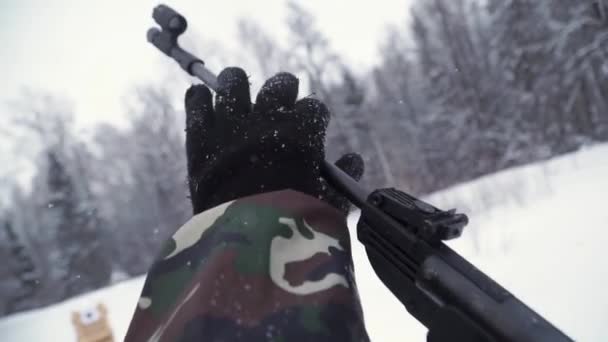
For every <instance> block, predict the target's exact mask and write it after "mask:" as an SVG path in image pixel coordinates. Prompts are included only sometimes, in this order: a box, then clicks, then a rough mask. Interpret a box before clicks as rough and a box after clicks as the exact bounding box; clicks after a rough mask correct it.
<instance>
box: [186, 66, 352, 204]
mask: <svg viewBox="0 0 608 342" xmlns="http://www.w3.org/2000/svg"><path fill="white" fill-rule="evenodd" d="M297 95H298V79H297V78H296V77H295V76H293V75H291V74H288V73H279V74H277V75H275V76H273V77H272V78H270V79H268V80H267V81H266V83H264V86H263V87H262V89H261V90H260V92H259V94H258V96H257V98H256V103H255V105H253V108H252V104H251V99H250V95H249V80H248V78H247V75H246V74H245V72H244V71H243V70H242V69H240V68H226V69H224V70H223V71H222V72H221V73H220V74H219V76H218V91H217V94H216V99H215V109H214V108H213V104H212V95H211V92H210V91H209V89H208V88H207V87H206V86H204V85H193V86H192V87H190V89H188V91H187V92H186V99H185V104H186V155H187V158H188V179H189V187H190V195H191V199H192V206H193V209H194V214H195V215H196V214H198V213H200V212H202V211H204V210H206V209H208V208H211V207H214V206H216V205H218V204H221V203H224V202H227V201H229V200H233V199H237V198H239V197H244V196H248V195H253V194H258V193H263V192H270V191H276V190H283V189H293V190H296V191H300V192H303V193H306V194H309V195H312V196H315V197H318V198H321V199H323V200H325V201H327V202H328V203H330V204H332V205H333V206H334V207H336V208H338V209H339V210H341V211H343V212H347V211H348V207H349V204H348V201H347V200H346V199H345V198H344V197H342V196H340V195H339V194H337V193H336V192H335V191H333V190H332V189H331V188H330V187H328V186H327V184H326V183H325V181H324V180H323V179H322V178H321V175H320V167H321V163H322V162H323V160H324V158H325V147H324V141H325V131H326V129H327V125H328V123H329V111H328V109H327V107H326V106H325V105H324V104H323V103H321V102H320V101H318V100H315V99H312V98H305V99H302V100H300V101H297V102H296V97H297ZM336 165H337V166H338V167H340V168H341V169H342V170H343V171H345V172H346V173H348V174H349V175H350V176H351V177H353V178H355V179H356V180H359V179H360V178H361V176H362V174H363V160H362V158H361V156H359V155H358V154H347V155H345V156H343V157H342V158H340V159H339V160H338V161H337V162H336Z"/></svg>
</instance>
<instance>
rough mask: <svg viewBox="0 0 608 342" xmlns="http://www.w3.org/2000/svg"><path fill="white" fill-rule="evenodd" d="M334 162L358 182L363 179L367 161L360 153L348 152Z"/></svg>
mask: <svg viewBox="0 0 608 342" xmlns="http://www.w3.org/2000/svg"><path fill="white" fill-rule="evenodd" d="M334 164H335V165H336V166H337V167H338V168H339V169H340V170H342V171H344V172H345V173H346V174H347V175H349V176H350V177H351V178H353V179H354V180H356V181H357V182H358V181H360V180H361V177H362V176H363V172H364V171H365V163H364V162H363V158H362V157H361V155H360V154H358V153H347V154H345V155H343V156H342V157H340V159H338V160H337V161H336V162H335V163H334Z"/></svg>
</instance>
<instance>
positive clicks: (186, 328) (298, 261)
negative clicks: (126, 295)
mask: <svg viewBox="0 0 608 342" xmlns="http://www.w3.org/2000/svg"><path fill="white" fill-rule="evenodd" d="M368 340H369V338H368V336H367V333H366V331H365V327H364V324H363V314H362V311H361V306H360V302H359V298H358V293H357V288H356V285H355V280H354V277H353V264H352V257H351V250H350V240H349V233H348V229H347V226H346V220H345V217H344V215H343V214H342V213H340V212H339V211H338V210H336V209H335V208H333V207H331V206H329V205H328V204H326V203H324V202H321V201H320V200H318V199H316V198H314V197H311V196H308V195H305V194H302V193H299V192H295V191H292V190H284V191H277V192H272V193H266V194H260V195H255V196H250V197H246V198H242V199H239V200H236V201H232V202H228V203H224V204H222V205H219V206H217V207H215V208H212V209H209V210H207V211H205V212H202V213H201V214H198V215H196V216H194V217H193V218H192V219H191V220H190V221H188V222H187V223H186V224H185V225H184V226H182V227H181V228H180V229H179V230H178V231H177V232H176V233H175V234H174V235H173V237H172V238H171V239H170V240H169V241H168V242H167V244H166V246H165V248H164V250H163V251H162V253H161V255H160V256H159V258H158V260H157V262H156V263H155V264H154V265H153V266H152V268H151V269H150V272H149V273H148V276H147V279H146V282H145V285H144V288H143V291H142V295H141V298H140V299H139V303H138V306H137V308H136V311H135V314H134V317H133V320H132V321H131V325H130V327H129V331H128V333H127V336H126V339H125V341H252V342H255V341H271V342H286V341H290V342H298V341H368Z"/></svg>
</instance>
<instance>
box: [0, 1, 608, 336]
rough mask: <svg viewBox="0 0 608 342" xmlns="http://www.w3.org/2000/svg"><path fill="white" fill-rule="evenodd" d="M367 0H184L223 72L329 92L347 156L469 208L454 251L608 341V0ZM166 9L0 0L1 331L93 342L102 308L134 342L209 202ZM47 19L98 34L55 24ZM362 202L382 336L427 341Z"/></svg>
mask: <svg viewBox="0 0 608 342" xmlns="http://www.w3.org/2000/svg"><path fill="white" fill-rule="evenodd" d="M348 3H349V2H346V1H337V2H336V3H335V4H333V3H332V5H326V4H324V3H323V2H322V1H316V0H315V1H310V2H304V1H280V0H276V1H275V0H268V3H267V8H266V9H260V8H259V6H254V7H248V6H253V5H251V4H247V2H245V1H237V0H233V1H229V4H228V5H225V6H224V7H222V6H220V5H214V6H216V7H212V8H208V7H205V6H202V5H200V4H196V2H195V1H177V0H176V1H174V2H168V4H170V5H171V6H174V7H175V8H176V9H178V10H180V11H181V12H182V13H183V14H185V15H186V16H187V17H188V20H189V25H190V26H189V27H190V28H189V29H188V30H189V31H188V34H187V35H186V37H184V38H183V40H182V43H183V45H184V46H186V47H188V48H189V49H191V50H192V51H193V52H195V53H197V54H200V55H201V56H204V57H203V58H204V59H205V61H206V62H207V64H208V65H209V67H210V68H212V69H213V70H217V71H219V70H221V69H222V68H223V67H225V66H229V65H239V66H242V67H243V68H244V69H245V70H247V72H248V73H249V74H250V75H251V77H250V80H251V83H252V92H253V93H255V92H257V90H258V89H259V87H260V86H261V84H262V83H263V82H264V80H265V79H266V78H268V77H270V76H271V75H273V74H274V73H276V72H278V71H281V70H288V71H291V72H293V73H294V74H296V75H297V76H298V78H299V79H300V82H301V84H300V97H304V96H307V95H309V94H312V95H313V96H315V97H316V98H319V99H321V100H323V101H324V102H325V103H326V104H327V105H328V106H329V107H330V109H331V111H332V121H331V123H330V128H329V131H328V137H327V158H328V159H330V160H335V159H336V158H337V157H338V156H339V155H341V154H343V153H346V152H351V151H356V152H358V153H360V154H361V155H362V156H363V158H364V160H365V163H366V173H365V176H364V177H363V179H362V183H363V184H364V185H365V186H366V187H367V188H370V189H371V188H380V187H387V186H388V187H396V188H399V189H401V190H404V191H406V192H410V193H412V194H414V195H416V196H421V197H423V198H425V199H426V200H427V201H428V202H430V203H432V204H434V205H435V206H437V207H439V208H442V209H450V208H458V209H459V211H462V212H464V213H466V214H467V215H468V216H469V219H470V223H469V225H468V226H467V228H465V232H464V235H463V237H462V238H460V239H458V240H456V241H453V242H450V243H449V245H450V246H452V247H453V248H454V249H455V250H457V251H458V252H459V253H461V254H462V255H463V256H464V257H465V258H467V259H468V260H469V261H471V262H472V263H473V264H475V265H476V266H477V267H479V268H480V269H481V270H482V271H484V272H486V273H487V274H488V275H490V276H491V277H493V278H494V279H495V280H496V281H498V282H499V283H500V284H501V285H503V286H504V287H506V288H507V289H509V290H510V291H511V292H513V293H514V294H515V295H516V296H518V297H519V298H520V299H521V300H523V301H524V302H525V303H527V304H528V305H530V306H531V307H532V308H533V309H534V310H536V311H537V312H539V313H540V314H542V315H543V316H544V317H545V318H547V319H548V320H549V321H551V322H552V323H554V324H555V325H556V326H558V327H559V328H561V329H562V330H563V331H564V332H565V333H567V334H568V335H569V336H571V337H572V338H574V339H575V340H577V341H606V340H608V329H606V327H605V321H606V318H608V294H607V293H606V291H604V289H606V288H607V287H608V271H606V270H608V261H606V260H607V259H606V258H605V257H604V255H603V253H602V252H603V251H604V250H605V246H604V245H605V244H606V243H608V233H606V228H608V214H607V213H608V211H606V209H605V206H606V203H608V202H607V201H606V200H605V198H604V197H605V194H607V193H608V97H607V96H606V94H608V62H607V61H608V59H607V58H606V56H608V44H606V43H607V42H608V3H606V2H605V1H602V0H594V1H591V0H590V1H580V2H572V1H566V0H555V1H551V2H548V1H544V2H535V1H528V0H509V1H502V0H501V1H499V0H487V1H476V0H459V1H453V0H424V1H422V0H421V1H392V0H391V1H386V3H383V2H382V1H381V2H379V3H378V4H377V5H375V6H377V7H378V8H377V9H371V8H370V7H369V6H371V5H362V4H356V5H355V4H353V5H352V6H353V7H352V18H348V19H344V22H342V23H341V22H340V20H339V19H336V18H339V17H340V15H343V11H344V8H346V7H345V6H348ZM156 4H157V3H155V2H151V1H143V0H142V1H139V2H137V1H134V2H133V4H131V5H128V6H127V5H124V6H123V5H122V4H119V2H112V1H108V2H107V4H106V3H105V2H104V4H96V5H92V4H91V5H90V6H89V5H88V4H87V5H84V4H81V5H73V6H72V5H70V4H68V1H63V0H62V1H58V2H57V3H56V4H55V5H49V4H46V3H44V4H43V3H39V2H37V1H34V0H31V1H23V2H22V3H20V4H13V5H9V4H6V5H5V4H3V5H0V20H2V19H6V20H4V22H5V23H6V24H3V25H7V26H6V27H7V30H5V31H4V33H0V38H6V39H4V41H6V42H7V45H8V46H9V47H10V49H8V50H7V51H12V54H11V53H7V54H2V55H0V65H2V68H6V72H5V75H7V76H6V77H7V78H6V82H4V85H2V88H0V89H1V90H2V96H1V97H0V102H1V105H0V133H1V134H2V135H1V137H2V140H0V256H1V257H2V258H3V260H7V262H5V263H3V264H2V265H0V299H1V300H0V336H2V340H3V341H9V342H21V341H76V340H77V339H76V338H77V337H76V329H75V323H74V322H75V320H80V321H81V322H82V321H86V320H96V319H99V318H103V319H104V324H106V321H105V320H107V326H106V325H104V327H105V328H104V329H106V328H107V329H108V330H109V331H111V332H112V334H113V336H114V338H115V339H116V340H122V338H123V337H124V334H125V333H126V329H127V327H128V324H129V320H130V318H131V316H132V314H133V311H134V308H135V305H136V303H137V300H138V297H139V294H140V291H141V288H142V286H143V281H144V277H145V273H146V271H147V269H148V267H149V265H150V263H151V262H152V260H153V259H154V258H155V257H156V256H157V254H158V251H159V249H160V246H161V245H162V243H163V242H164V241H165V240H166V239H167V237H169V236H170V235H171V234H172V233H173V232H174V231H175V230H176V229H177V228H178V227H179V226H180V225H182V224H183V223H184V222H185V221H186V220H187V219H188V218H189V217H190V215H191V213H192V210H191V206H190V200H189V198H188V187H187V183H186V160H185V157H184V122H185V118H184V113H183V112H184V109H183V94H184V91H185V89H187V87H188V86H189V84H191V83H193V82H196V81H195V80H194V79H193V78H189V77H187V76H186V75H185V74H184V73H183V72H182V71H181V70H180V69H179V68H178V67H177V66H176V65H175V64H174V63H173V62H172V61H168V60H167V59H166V58H164V56H160V54H159V53H158V51H155V50H154V49H153V48H151V47H150V46H149V44H147V43H146V41H145V31H146V29H147V28H148V27H149V26H151V25H152V24H153V22H152V20H151V19H150V13H151V9H152V8H153V6H155V5H156ZM96 6H97V7H96ZM118 6H122V7H120V8H121V11H117V10H116V9H117V8H119V7H118ZM230 6H232V7H230ZM203 7H205V8H203ZM230 8H240V10H238V11H235V12H231V11H230V10H229V9H230ZM214 11H215V12H217V13H220V12H221V13H223V14H221V15H219V14H218V18H215V19H213V18H211V17H212V15H211V14H210V13H213V12H214ZM389 12H390V13H393V14H392V15H391V14H389ZM2 13H6V14H2ZM246 13H249V15H246ZM394 13H399V15H396V14H394ZM32 16H37V18H39V21H40V23H46V24H48V27H59V26H57V25H56V24H57V22H58V21H61V20H65V21H66V23H71V24H73V25H74V26H75V27H80V28H81V30H75V31H73V32H72V31H70V32H68V31H62V30H63V29H49V30H48V32H40V30H39V29H37V28H35V27H34V26H32V25H31V24H30V23H29V21H27V20H26V18H29V17H32ZM110 17H112V18H115V19H114V20H115V24H116V25H117V27H118V28H117V29H115V30H113V29H110V28H108V25H107V21H108V20H109V19H108V18H110ZM271 17H272V19H270V18H271ZM213 20H219V21H218V22H214V21H213ZM353 21H355V22H353ZM357 22H367V23H368V26H367V27H366V28H361V27H355V26H357V25H356V23H357ZM9 24H10V25H9ZM359 29H361V30H363V31H365V32H366V33H365V34H363V33H360V31H357V30H359ZM114 31H117V32H118V31H120V33H117V32H114ZM215 31H222V33H217V34H216V33H215ZM72 33H74V34H73V35H71V34H72ZM372 33H373V34H374V35H373V36H371V35H372ZM91 36H93V37H95V39H94V40H95V42H96V43H95V44H93V45H91V44H92V43H91V39H90V37H91ZM68 37H71V38H68ZM349 37H355V38H352V39H351V38H349ZM357 37H358V38H357ZM64 39H69V40H71V44H65V45H70V46H72V45H73V46H74V47H73V48H70V47H68V46H66V47H64V46H62V44H60V43H59V42H60V41H62V40H64ZM31 41H36V42H38V41H39V42H40V43H39V44H24V43H23V42H31ZM121 49H122V50H125V51H130V52H132V53H127V54H125V53H116V51H120V50H121ZM108 51H112V53H111V54H110V53H109V52H108ZM359 52H360V55H359ZM89 53H95V54H97V56H99V57H95V56H94V55H88V54H89ZM45 54H48V57H47V58H44V60H39V59H37V58H36V56H42V55H45ZM358 56H359V57H358ZM129 58H131V59H129ZM26 63H28V64H26ZM30 66H31V67H30ZM26 69H27V70H26ZM112 75H114V76H112ZM152 75H153V76H152ZM78 77H82V78H78ZM357 217H358V213H357V212H355V213H353V214H351V216H350V217H349V224H350V226H351V239H352V240H353V249H354V250H353V257H354V261H355V274H356V279H357V284H358V287H359V291H360V293H361V297H362V302H363V308H364V314H365V319H366V325H367V328H368V331H369V334H370V337H371V338H372V340H374V341H424V340H425V334H426V330H425V328H424V327H423V326H421V325H420V324H419V323H418V322H417V321H416V320H415V319H413V318H412V317H411V316H410V315H409V314H408V313H407V311H406V310H405V309H404V308H403V306H402V305H401V304H400V303H399V302H398V301H397V300H396V299H395V298H394V297H393V296H392V295H391V294H390V292H389V291H388V290H387V289H386V288H385V287H384V286H383V284H382V283H381V282H380V281H379V280H378V279H377V277H376V276H375V274H374V272H373V270H372V269H371V266H370V265H369V262H368V261H367V257H366V255H365V251H364V250H363V247H362V246H361V244H359V243H358V242H357V241H356V231H355V229H354V226H355V224H356V220H357ZM100 303H101V304H103V306H104V308H103V309H102V310H100V309H99V307H98V305H99V304H100Z"/></svg>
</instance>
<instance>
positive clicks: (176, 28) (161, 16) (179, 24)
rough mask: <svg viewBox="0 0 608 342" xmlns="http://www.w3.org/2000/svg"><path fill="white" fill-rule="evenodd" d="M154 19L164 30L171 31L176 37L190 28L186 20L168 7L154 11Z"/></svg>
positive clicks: (158, 7)
mask: <svg viewBox="0 0 608 342" xmlns="http://www.w3.org/2000/svg"><path fill="white" fill-rule="evenodd" d="M152 18H154V21H156V23H157V24H158V25H160V27H161V28H162V29H163V30H165V31H169V32H171V33H172V34H174V35H176V36H179V35H180V34H182V33H184V32H185V31H186V29H187V28H188V22H187V21H186V18H184V16H183V15H181V14H179V13H177V12H176V11H175V10H173V9H172V8H171V7H168V6H166V5H158V6H156V7H155V8H154V11H152Z"/></svg>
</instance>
